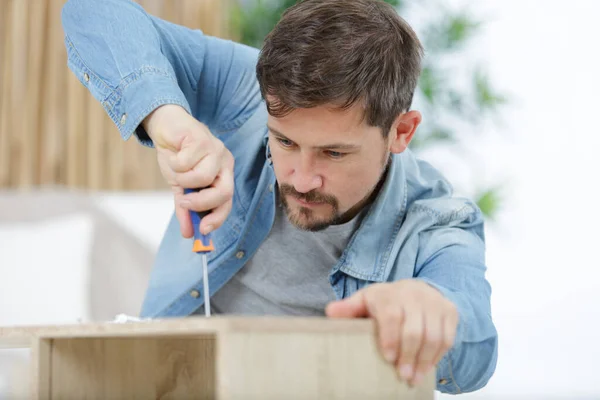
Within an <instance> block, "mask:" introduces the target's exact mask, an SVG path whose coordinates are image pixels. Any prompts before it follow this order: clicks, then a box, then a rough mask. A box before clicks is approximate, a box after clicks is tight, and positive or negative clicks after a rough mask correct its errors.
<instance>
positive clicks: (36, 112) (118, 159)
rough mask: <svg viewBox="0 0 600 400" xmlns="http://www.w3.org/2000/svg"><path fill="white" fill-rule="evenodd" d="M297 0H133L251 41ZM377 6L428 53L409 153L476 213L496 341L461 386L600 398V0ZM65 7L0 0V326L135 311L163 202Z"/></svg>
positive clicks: (47, 1)
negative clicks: (479, 379)
mask: <svg viewBox="0 0 600 400" xmlns="http://www.w3.org/2000/svg"><path fill="white" fill-rule="evenodd" d="M294 2H295V1H293V0H262V1H261V0H244V1H242V0H240V1H238V2H235V1H234V0H228V1H222V0H143V1H139V3H140V4H142V6H144V7H145V9H146V10H147V11H148V12H149V13H151V14H154V15H157V16H160V17H162V18H164V19H167V20H169V21H172V22H175V23H179V24H183V25H185V26H188V27H190V28H194V29H202V30H203V31H204V32H205V33H206V34H209V35H216V36H220V37H223V38H228V39H232V40H236V41H240V42H243V43H246V44H249V45H252V46H256V47H260V46H261V42H262V39H263V38H264V36H265V35H266V34H267V33H268V31H269V30H270V29H271V28H272V27H273V26H274V24H275V23H276V22H277V20H278V18H279V16H280V15H281V12H282V11H283V10H284V9H285V8H287V7H289V6H290V5H292V4H294ZM388 2H390V3H392V4H394V6H396V7H397V9H398V11H399V13H400V14H401V15H402V16H403V17H404V18H405V19H406V20H407V21H408V22H409V23H410V24H411V25H412V26H413V27H414V28H415V30H416V31H417V32H418V34H419V36H420V38H421V40H422V41H423V44H424V46H425V50H426V58H425V64H424V70H423V74H422V77H421V80H420V82H419V90H418V92H417V94H416V99H415V103H414V108H416V109H419V110H421V112H422V113H423V117H424V124H423V125H422V127H421V128H420V129H419V131H418V133H417V137H416V140H415V141H414V143H413V144H412V148H413V151H415V152H416V153H417V154H418V155H419V156H420V157H422V158H424V159H426V160H427V161H429V162H431V163H432V164H433V165H435V166H436V167H438V168H439V169H440V170H442V171H443V172H444V174H445V175H446V176H447V177H448V178H449V180H450V181H451V182H452V183H453V185H454V186H455V189H456V192H457V194H458V195H464V196H469V197H471V198H473V199H475V200H476V201H477V202H478V204H479V205H480V207H481V208H482V210H483V211H484V213H485V215H486V220H487V224H486V236H487V244H488V253H487V261H488V266H489V271H488V279H489V280H490V282H491V284H492V287H493V297H492V311H493V317H494V319H495V321H496V325H497V328H498V331H499V339H500V347H499V351H500V353H499V360H498V367H497V371H496V374H495V375H494V377H493V378H492V380H491V381H490V383H489V384H488V385H487V386H486V387H485V388H484V389H482V390H481V391H479V392H477V393H474V394H469V395H464V396H463V397H465V398H473V399H600V388H599V387H598V385H597V381H598V377H597V375H598V374H597V372H596V371H595V368H594V367H595V361H596V360H598V359H600V344H599V338H600V322H599V320H600V311H598V305H600V294H599V293H600V283H599V279H600V272H598V271H599V270H600V261H598V259H597V258H596V257H597V248H598V245H597V244H596V240H598V239H599V236H600V235H599V234H598V233H597V230H598V226H599V223H600V216H599V213H598V210H597V208H596V207H595V206H596V200H597V198H598V194H599V190H598V187H599V186H600V183H599V180H598V178H597V172H598V171H600V161H599V157H598V156H597V153H598V149H599V148H600V135H599V134H600V130H599V128H598V123H597V122H596V120H595V117H596V116H597V115H598V110H597V108H598V107H599V106H600V104H599V102H598V101H597V97H596V94H597V93H598V92H599V90H600V77H599V75H598V71H600V56H599V54H598V48H597V46H596V44H595V39H596V38H598V37H600V26H599V25H598V23H597V17H598V15H600V2H597V1H595V0H571V1H570V2H568V3H565V2H564V1H558V0H546V1H541V0H519V1H517V0H485V1H476V0H461V1H459V0H403V1H399V0H396V1H391V0H390V1H388ZM63 3H64V1H63V0H0V326H7V325H23V324H55V323H74V322H78V321H106V320H112V319H113V318H114V317H115V316H116V315H117V314H120V313H125V314H128V315H137V313H138V312H139V307H140V305H141V302H142V298H143V294H144V290H145V286H146V282H147V279H148V274H149V271H150V268H151V264H152V259H153V256H154V254H155V252H156V249H157V247H158V245H159V242H160V240H161V237H162V234H163V231H164V229H165V227H166V223H167V221H168V219H169V218H170V216H171V212H172V198H171V195H170V194H169V192H168V191H167V190H166V189H167V188H166V186H165V184H164V182H163V180H162V177H161V176H160V173H159V170H158V167H157V164H156V158H155V154H154V152H153V151H152V150H151V149H148V148H145V147H142V146H141V145H139V144H138V143H137V142H136V141H135V140H134V139H133V140H130V141H128V142H123V141H122V140H121V137H120V136H119V133H118V131H117V129H116V128H115V127H114V126H113V125H112V122H111V121H110V119H109V118H108V117H107V116H106V115H105V114H104V111H103V110H102V108H101V106H100V105H99V104H98V103H97V102H96V101H95V100H94V99H93V98H92V97H91V95H90V94H89V93H88V92H87V91H86V90H85V88H84V87H83V86H82V85H81V84H80V83H79V81H77V79H76V78H75V77H74V76H73V75H72V74H71V72H70V71H69V70H68V68H67V65H66V51H65V47H64V44H63V37H62V35H63V33H62V27H61V22H60V11H61V7H62V5H63ZM27 356H28V352H27V351H25V350H1V351H0V399H4V398H6V399H12V398H24V397H26V393H27V392H26V390H27V386H26V385H27V382H26V376H27V363H28V360H27ZM438 398H440V399H445V398H450V396H444V395H438Z"/></svg>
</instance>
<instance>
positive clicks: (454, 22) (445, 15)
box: [233, 0, 507, 218]
mask: <svg viewBox="0 0 600 400" xmlns="http://www.w3.org/2000/svg"><path fill="white" fill-rule="evenodd" d="M296 1H297V0H246V1H244V2H243V3H238V5H237V7H235V8H234V11H233V18H234V21H235V24H236V25H237V29H238V34H239V40H240V41H241V42H242V43H245V44H248V45H250V46H254V47H257V48H260V47H261V46H262V43H263V40H264V38H265V36H266V35H267V34H268V33H269V31H271V29H272V28H273V27H274V26H275V24H276V23H277V21H279V19H280V18H281V15H282V13H283V12H284V11H285V10H286V9H287V8H288V7H290V6H292V5H294V4H295V3H296ZM386 1H387V3H390V4H391V5H393V6H394V7H395V8H396V9H397V10H398V12H399V13H400V14H401V15H403V16H404V14H405V13H406V12H407V10H408V9H409V7H424V8H425V9H426V10H427V11H428V12H426V13H421V14H420V15H428V20H427V21H419V22H420V23H419V26H418V27H415V29H416V30H417V33H418V34H419V37H420V38H421V40H422V42H423V46H424V47H425V58H424V60H423V71H422V75H421V78H420V81H419V85H418V90H417V92H416V93H415V108H417V109H419V110H421V111H422V112H423V115H424V116H425V118H424V122H423V124H422V127H420V128H419V132H418V135H415V137H414V139H413V141H412V143H411V149H413V150H414V151H415V152H419V151H422V150H424V149H426V148H428V147H431V146H446V145H450V144H455V143H457V142H459V141H460V140H463V139H464V138H465V134H464V131H466V130H471V131H472V130H476V127H477V126H478V125H479V124H480V123H481V122H482V121H484V119H485V118H487V117H489V116H490V115H492V114H494V113H497V112H498V111H499V108H500V106H502V105H503V104H505V103H506V101H507V99H506V96H504V95H502V94H500V93H498V92H497V91H496V90H495V89H494V88H493V87H492V85H491V83H490V80H489V78H488V77H487V75H486V73H485V71H484V69H483V68H482V67H481V66H479V65H477V64H476V63H474V62H471V61H469V65H464V63H463V62H462V61H463V60H462V59H461V58H460V54H461V53H462V52H464V51H465V50H467V49H468V46H469V43H470V42H471V40H472V39H473V38H474V37H476V36H477V34H478V33H479V32H480V30H481V28H482V26H483V22H482V21H479V20H477V19H475V18H474V17H472V16H471V15H470V14H469V13H468V12H467V11H465V10H461V11H455V10H452V9H450V8H447V7H444V5H443V4H442V3H440V2H439V1H438V0H413V1H408V0H386ZM431 10H435V12H429V11H431ZM408 22H409V23H410V22H411V21H410V20H409V21H408ZM457 59H458V60H459V62H458V63H457V62H456V60H457ZM453 61H454V62H453ZM465 161H466V160H465ZM465 191H470V192H471V194H472V196H473V197H474V198H475V200H476V202H477V204H478V206H479V207H480V208H481V210H482V211H483V213H484V214H485V215H486V216H487V217H488V218H493V217H494V216H495V214H496V213H497V211H498V209H499V207H500V204H501V200H502V199H501V196H500V192H499V189H498V188H491V187H475V188H471V189H467V190H465Z"/></svg>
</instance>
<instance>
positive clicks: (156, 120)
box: [142, 104, 188, 142]
mask: <svg viewBox="0 0 600 400" xmlns="http://www.w3.org/2000/svg"><path fill="white" fill-rule="evenodd" d="M182 113H184V114H185V115H188V113H187V111H186V110H185V108H183V107H181V106H179V105H177V104H165V105H162V106H160V107H158V108H156V109H155V110H154V111H152V112H151V113H150V114H148V115H147V116H146V118H144V120H143V121H142V127H143V128H144V129H145V130H146V132H147V133H148V136H150V139H151V140H152V141H153V142H156V139H157V138H156V136H157V135H158V134H159V133H160V132H163V131H164V126H165V125H166V124H168V123H169V121H173V119H177V118H178V116H180V115H182Z"/></svg>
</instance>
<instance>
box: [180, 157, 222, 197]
mask: <svg viewBox="0 0 600 400" xmlns="http://www.w3.org/2000/svg"><path fill="white" fill-rule="evenodd" d="M221 167H222V164H221V162H220V160H219V159H218V158H217V156H216V155H215V154H209V155H207V156H206V157H204V158H203V159H202V160H201V161H200V162H199V163H198V164H196V165H195V166H193V168H191V169H190V170H187V171H185V172H178V173H176V174H175V182H177V184H178V185H180V186H181V187H184V188H190V189H201V188H205V187H207V186H210V185H212V184H213V182H214V180H215V179H216V177H217V174H218V173H219V170H220V169H221Z"/></svg>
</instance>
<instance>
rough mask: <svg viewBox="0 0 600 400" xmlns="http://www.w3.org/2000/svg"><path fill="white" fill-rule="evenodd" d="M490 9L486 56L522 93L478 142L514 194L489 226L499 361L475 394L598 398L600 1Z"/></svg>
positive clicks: (498, 77)
mask: <svg viewBox="0 0 600 400" xmlns="http://www.w3.org/2000/svg"><path fill="white" fill-rule="evenodd" d="M480 8H481V9H482V12H484V13H485V15H489V16H491V23H489V25H488V27H487V29H486V35H485V37H482V38H479V39H480V40H479V49H478V53H479V54H480V57H481V58H483V59H485V60H487V68H488V69H489V70H490V71H491V78H492V81H493V82H494V83H495V84H496V86H498V87H500V88H508V89H509V91H510V93H512V96H513V99H512V106H511V107H510V108H509V109H508V110H507V111H506V114H505V115H504V117H503V121H504V127H500V128H499V129H498V130H497V131H495V132H492V133H491V134H490V133H489V132H488V133H486V134H485V135H484V136H485V137H486V139H485V140H480V141H474V142H473V143H472V145H471V149H473V150H474V149H477V150H478V151H481V155H480V156H479V158H480V159H481V160H484V163H483V164H482V165H485V168H486V170H487V171H488V172H487V173H484V177H485V179H487V180H489V181H492V182H493V181H495V180H500V181H504V180H505V179H506V178H507V177H510V180H509V188H510V191H509V192H508V193H507V194H508V195H509V197H508V200H509V201H508V202H507V204H506V205H505V207H506V208H505V209H504V210H503V211H502V213H501V215H500V216H499V219H498V221H497V223H496V224H489V226H488V243H489V252H488V261H489V268H490V269H489V279H490V281H491V283H492V285H493V289H494V292H493V312H494V317H495V320H496V323H497V327H498V330H499V335H500V336H499V338H500V355H499V362H498V368H497V372H496V374H495V376H494V378H493V379H492V381H491V382H490V383H489V385H488V387H486V388H485V389H484V390H482V391H480V392H479V393H478V394H476V395H475V394H474V395H472V396H467V398H468V397H473V398H485V399H489V398H492V397H494V398H503V399H516V398H522V399H534V398H535V399H542V398H543V399H547V398H569V399H575V398H600V389H599V388H598V385H597V382H598V376H597V371H596V370H595V366H596V361H597V360H598V359H599V358H600V344H599V343H600V342H599V341H598V337H600V322H599V319H600V311H599V309H598V304H599V303H600V283H599V280H600V272H599V271H600V261H599V260H598V256H597V254H598V246H597V242H598V239H599V236H600V235H599V234H598V228H597V227H598V226H599V223H600V217H599V213H598V209H597V206H596V202H597V199H598V195H599V194H600V193H599V189H598V188H599V184H598V182H599V179H598V173H599V172H600V158H599V157H598V152H599V150H600V129H599V124H598V122H597V118H598V115H599V110H598V109H599V107H600V102H598V100H597V98H598V93H599V92H600V76H599V74H598V71H600V56H599V52H598V46H597V43H596V40H597V38H598V37H600V24H599V23H598V16H599V15H600V2H597V1H594V0H572V1H568V2H564V1H557V0H551V1H541V0H519V1H516V0H486V1H485V2H482V4H480ZM441 397H442V398H443V397H445V396H441Z"/></svg>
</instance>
